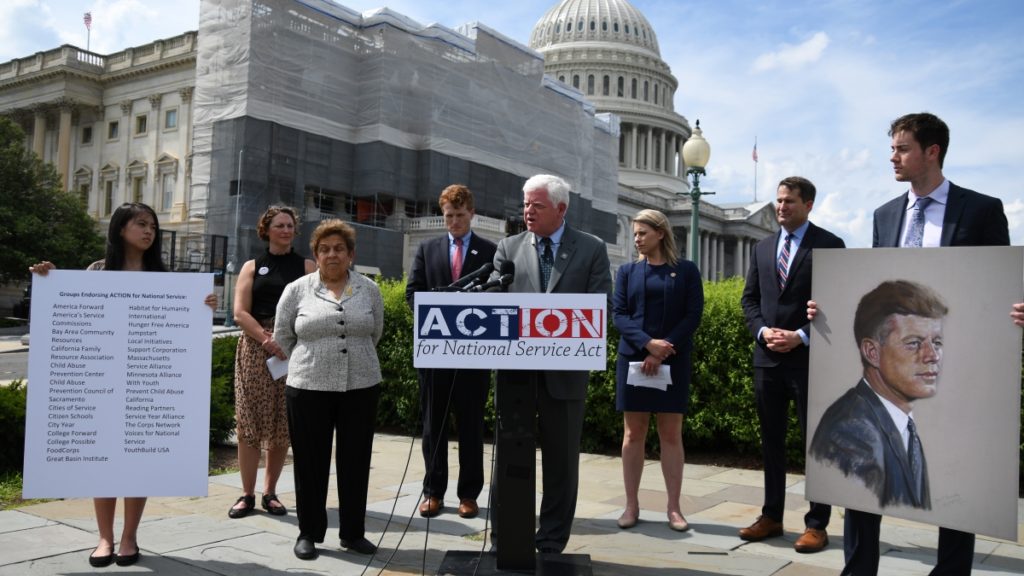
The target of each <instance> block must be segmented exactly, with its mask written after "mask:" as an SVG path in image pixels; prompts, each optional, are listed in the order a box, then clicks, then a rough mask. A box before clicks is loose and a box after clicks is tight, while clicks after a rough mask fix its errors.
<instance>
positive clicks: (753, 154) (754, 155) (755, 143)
mask: <svg viewBox="0 0 1024 576" xmlns="http://www.w3.org/2000/svg"><path fill="white" fill-rule="evenodd" d="M750 157H751V158H753V159H754V162H757V141H756V140H755V141H754V151H753V152H751V153H750Z"/></svg>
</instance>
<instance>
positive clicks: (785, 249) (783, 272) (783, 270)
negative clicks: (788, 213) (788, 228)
mask: <svg viewBox="0 0 1024 576" xmlns="http://www.w3.org/2000/svg"><path fill="white" fill-rule="evenodd" d="M794 237H795V236H794V235H793V234H786V242H785V243H784V244H783V245H782V252H780V253H779V262H778V268H779V290H782V289H783V288H785V287H786V279H788V278H789V251H790V242H792V241H793V238H794Z"/></svg>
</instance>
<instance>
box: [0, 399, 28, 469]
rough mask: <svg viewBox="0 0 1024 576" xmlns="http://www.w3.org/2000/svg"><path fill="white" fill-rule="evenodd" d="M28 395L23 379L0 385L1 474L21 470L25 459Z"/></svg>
mask: <svg viewBox="0 0 1024 576" xmlns="http://www.w3.org/2000/svg"><path fill="white" fill-rule="evenodd" d="M26 396H27V390H26V388H25V385H24V382H23V381H21V380H15V381H14V382H11V383H10V384H9V385H7V386H0V438H3V439H4V441H3V442H0V475H3V474H6V473H7V472H20V471H21V468H22V464H23V463H24V460H25V400H26Z"/></svg>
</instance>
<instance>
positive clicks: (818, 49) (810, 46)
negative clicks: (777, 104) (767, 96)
mask: <svg viewBox="0 0 1024 576" xmlns="http://www.w3.org/2000/svg"><path fill="white" fill-rule="evenodd" d="M828 43H829V38H828V34H825V33H824V32H816V33H815V34H814V36H811V37H810V38H809V39H808V40H807V41H806V42H804V43H802V44H797V45H795V46H794V45H792V44H783V45H782V47H781V48H779V49H778V50H777V51H775V52H768V53H767V54H762V55H760V56H758V57H757V59H756V60H754V71H755V72H765V71H768V70H775V69H777V68H784V69H787V70H795V69H797V68H800V67H801V66H804V65H805V64H810V63H812V62H817V61H818V60H820V59H821V56H822V54H824V53H825V49H826V48H828Z"/></svg>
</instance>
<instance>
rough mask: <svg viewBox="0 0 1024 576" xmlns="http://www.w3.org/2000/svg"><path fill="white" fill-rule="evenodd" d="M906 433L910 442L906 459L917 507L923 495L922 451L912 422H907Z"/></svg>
mask: <svg viewBox="0 0 1024 576" xmlns="http://www.w3.org/2000/svg"><path fill="white" fill-rule="evenodd" d="M907 432H908V433H909V434H910V442H908V444H907V459H908V460H909V461H910V473H911V474H913V477H912V478H911V481H912V482H913V490H914V493H913V499H914V502H915V503H917V504H918V505H920V504H921V497H922V494H923V493H924V474H923V472H924V466H923V463H924V451H923V450H922V449H921V439H920V438H919V437H918V436H917V426H914V420H913V419H910V420H907Z"/></svg>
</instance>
